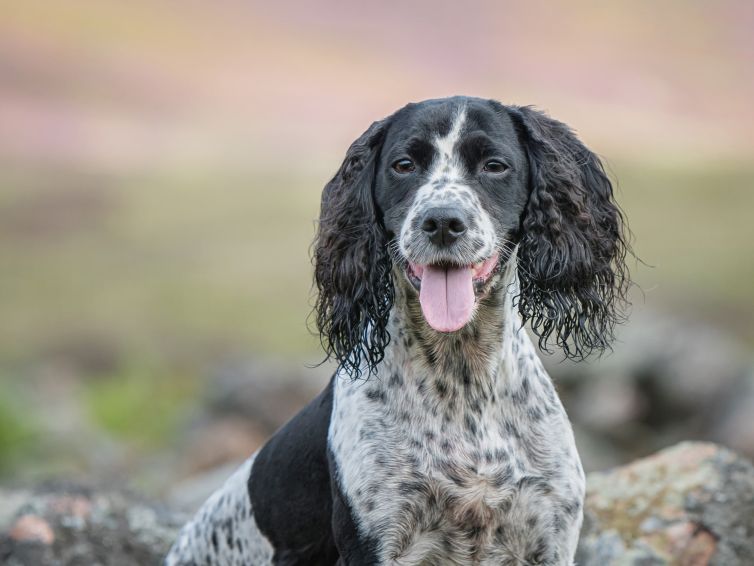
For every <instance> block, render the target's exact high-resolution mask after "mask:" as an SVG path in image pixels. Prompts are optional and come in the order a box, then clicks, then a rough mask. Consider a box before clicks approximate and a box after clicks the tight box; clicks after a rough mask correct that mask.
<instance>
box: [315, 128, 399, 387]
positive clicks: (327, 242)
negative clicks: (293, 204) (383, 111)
mask: <svg viewBox="0 0 754 566" xmlns="http://www.w3.org/2000/svg"><path fill="white" fill-rule="evenodd" d="M389 121H390V118H386V119H385V120H382V121H379V122H375V123H373V124H372V125H371V126H370V127H369V129H368V130H367V131H366V132H364V133H363V134H362V135H361V136H360V137H359V138H358V139H357V140H356V141H354V142H353V143H352V144H351V147H350V148H349V149H348V152H347V153H346V157H345V159H344V160H343V163H342V165H341V166H340V169H338V172H337V173H336V174H335V176H334V177H333V178H332V180H331V181H330V182H329V183H327V185H325V188H324V190H323V192H322V207H321V211H320V218H319V228H318V230H317V237H316V239H315V241H314V280H315V283H316V285H317V289H318V291H319V294H318V297H317V303H316V306H315V312H316V318H317V327H318V329H319V332H320V339H321V341H322V347H323V348H324V350H325V354H326V355H327V357H328V359H329V358H334V359H335V360H337V361H338V363H339V364H340V367H341V368H343V369H344V370H345V371H346V373H348V374H349V375H350V376H351V377H353V378H357V377H359V376H361V373H362V370H363V369H367V371H368V373H370V374H371V373H372V372H373V371H374V370H375V369H376V367H377V365H378V364H379V363H380V362H381V361H382V358H383V355H384V350H385V346H387V344H388V342H389V340H390V335H389V334H388V331H387V323H388V317H389V315H390V309H391V308H392V306H393V294H394V290H393V282H392V278H391V274H390V271H391V267H392V263H391V260H390V256H389V254H388V249H387V237H386V234H385V230H384V228H383V225H382V219H381V218H379V215H378V213H377V208H376V205H375V201H374V182H375V174H376V171H375V170H376V166H377V163H378V161H379V153H380V150H381V148H382V142H383V140H384V138H385V133H386V130H387V127H388V123H389ZM363 366H366V367H365V368H364V367H363Z"/></svg>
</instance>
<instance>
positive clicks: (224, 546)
mask: <svg viewBox="0 0 754 566" xmlns="http://www.w3.org/2000/svg"><path fill="white" fill-rule="evenodd" d="M627 249H628V245H627V238H626V227H625V222H624V218H623V214H622V212H621V210H620V208H619V207H618V205H617V204H616V203H615V200H614V197H613V189H612V185H611V183H610V181H609V179H608V177H607V175H606V174H605V171H604V168H603V166H602V164H601V162H600V160H599V159H598V157H597V156H596V155H595V154H594V153H592V152H591V151H590V150H589V149H587V148H586V147H585V146H584V145H583V144H582V143H581V142H580V141H579V140H578V139H577V137H576V135H575V134H574V133H573V131H572V130H571V129H570V128H569V127H568V126H566V125H565V124H563V123H561V122H558V121H556V120H554V119H552V118H550V117H549V116H547V115H546V114H544V113H543V112H540V111H538V110H536V109H534V108H532V107H520V106H504V105H503V104H501V103H499V102H496V101H493V100H484V99H478V98H469V97H453V98H447V99H438V100H428V101H424V102H420V103H412V104H408V105H407V106H405V107H403V108H401V109H400V110H398V111H397V112H395V113H394V114H392V115H391V116H389V117H387V118H385V119H383V120H380V121H378V122H375V123H374V124H372V125H371V126H370V127H369V129H368V130H367V131H366V132H365V133H364V134H363V135H361V136H360V137H359V138H358V139H357V140H356V141H355V142H353V144H352V145H351V147H350V148H349V150H348V152H347V154H346V157H345V160H344V161H343V163H342V165H341V166H340V169H339V170H338V171H337V173H336V174H335V176H334V177H333V179H332V180H331V181H330V182H329V183H328V184H327V185H326V186H325V188H324V191H323V194H322V206H321V214H320V221H319V226H318V232H317V236H316V240H315V246H314V263H315V281H316V285H317V288H318V291H319V294H318V298H317V303H316V307H315V313H316V320H317V325H318V328H319V331H320V333H321V336H322V342H323V347H324V349H325V352H326V354H327V356H328V357H329V358H332V359H334V360H336V361H337V362H338V370H337V372H336V373H335V375H334V376H333V378H332V380H331V381H330V382H329V384H328V385H327V387H326V388H325V390H324V391H323V392H322V393H321V394H320V395H319V396H318V397H317V398H316V399H314V400H313V401H312V402H311V403H310V404H309V405H308V406H307V407H305V408H304V409H303V410H302V411H301V412H300V413H299V414H298V415H296V416H295V417H294V418H293V419H292V420H291V421H290V422H289V423H288V424H286V425H285V426H284V427H283V428H282V429H281V430H279V431H278V432H277V433H276V434H275V435H274V436H273V437H272V438H271V439H270V440H269V442H267V444H266V445H265V446H263V447H262V448H261V449H260V450H259V451H258V452H257V453H256V454H255V455H253V456H252V457H251V458H250V459H249V460H248V461H247V462H246V463H245V464H243V466H242V467H241V468H240V469H239V470H238V471H237V472H236V473H235V474H234V475H233V476H232V477H231V478H230V479H229V480H228V481H227V483H226V484H225V485H224V487H222V488H221V489H220V490H219V491H218V492H216V493H215V494H214V495H213V496H212V497H211V498H210V499H209V500H208V501H207V502H206V503H205V504H204V506H203V507H202V509H201V510H200V511H199V512H198V514H197V515H196V517H195V518H194V519H193V520H192V521H191V522H190V523H188V524H187V525H186V526H185V527H184V528H183V530H182V531H181V533H180V535H179V537H178V540H177V541H176V542H175V544H174V546H173V548H172V550H171V552H170V554H169V556H168V557H167V560H166V564H168V565H169V566H174V565H188V564H220V565H236V564H238V565H240V564H250V565H265V564H275V565H320V564H321V565H328V564H336V565H339V566H345V565H349V566H351V565H384V564H391V565H401V566H408V565H446V564H447V565H468V564H479V565H487V564H495V565H501V564H502V565H528V566H532V565H571V564H573V557H574V553H575V551H576V545H577V542H578V537H579V530H580V527H581V522H582V513H583V500H584V473H583V470H582V466H581V462H580V459H579V456H578V453H577V451H576V446H575V443H574V438H573V433H572V431H571V426H570V423H569V421H568V418H567V416H566V413H565V411H564V409H563V406H562V405H561V403H560V400H559V398H558V396H557V394H556V391H555V388H554V386H553V384H552V382H551V380H550V378H549V377H548V375H547V373H546V372H545V369H544V368H543V365H542V362H541V361H540V359H539V357H538V355H537V346H538V347H539V348H541V349H543V350H547V351H549V350H548V349H549V348H551V347H552V346H555V347H557V348H559V349H561V350H562V351H563V353H564V355H565V356H566V357H569V358H574V359H581V358H583V357H585V356H587V355H589V354H590V353H592V352H601V351H603V350H605V349H606V348H609V346H610V343H611V340H612V339H613V331H614V327H615V325H616V324H617V323H619V322H620V321H621V320H622V319H623V317H624V315H623V312H624V307H625V305H626V288H627V285H628V281H629V280H628V273H627V270H626V267H625V256H626V252H627ZM524 324H528V325H529V327H530V329H531V331H532V332H533V335H534V336H535V337H536V343H537V344H536V346H535V344H534V342H532V340H531V339H530V338H529V334H528V333H527V331H526V330H524V329H523V325H524Z"/></svg>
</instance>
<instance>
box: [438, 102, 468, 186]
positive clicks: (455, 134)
mask: <svg viewBox="0 0 754 566" xmlns="http://www.w3.org/2000/svg"><path fill="white" fill-rule="evenodd" d="M465 121H466V108H465V107H461V108H459V109H458V110H457V111H456V114H455V116H454V118H453V123H452V125H451V127H450V131H449V132H448V134H447V135H446V136H444V137H440V136H436V137H435V139H434V140H433V142H434V145H435V148H436V149H437V159H436V160H435V162H434V167H433V168H432V172H431V175H430V177H431V179H430V180H435V179H436V178H439V177H442V176H443V175H445V173H444V171H445V169H446V168H449V169H450V173H449V174H448V176H452V177H458V176H460V171H459V170H458V167H459V165H460V163H459V160H458V159H457V158H456V155H455V154H454V153H453V152H454V150H455V146H456V143H458V139H459V138H460V137H461V128H462V127H463V123H464V122H465Z"/></svg>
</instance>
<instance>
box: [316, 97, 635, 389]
mask: <svg viewBox="0 0 754 566" xmlns="http://www.w3.org/2000/svg"><path fill="white" fill-rule="evenodd" d="M514 249H515V250H516V253H515V254H512V251H513V250H514ZM314 251H315V257H314V259H315V281H316V284H317V288H318V290H319V296H318V298H317V306H316V314H317V325H318V328H319V330H320V333H321V336H322V342H323V346H324V347H325V351H326V352H327V354H328V356H331V357H334V358H336V359H337V360H338V361H339V362H340V364H341V365H342V366H343V367H344V368H345V369H346V370H348V371H350V372H351V373H352V375H354V376H358V375H359V374H360V373H361V371H362V367H363V366H362V364H363V363H364V362H365V363H366V368H367V369H368V370H369V371H370V372H371V371H374V370H375V369H376V367H377V365H378V364H379V362H380V361H381V360H382V357H383V353H384V349H385V347H386V345H387V344H388V342H389V341H390V335H389V333H388V329H387V328H388V319H389V316H390V311H391V309H392V308H393V300H394V296H395V286H396V285H402V286H404V287H405V288H406V289H407V292H409V293H413V297H417V296H418V299H419V302H420V304H421V310H422V313H423V315H424V318H425V320H426V322H427V323H428V324H429V326H430V327H431V328H433V329H434V330H435V331H437V332H438V333H441V334H443V333H452V332H456V331H458V330H460V329H462V328H463V327H464V326H466V325H467V324H468V323H469V321H470V320H471V319H472V318H473V317H474V314H475V312H476V310H477V309H478V308H479V307H478V305H479V304H480V302H481V298H482V297H484V296H485V294H486V293H489V292H490V290H491V289H493V288H495V285H496V283H497V281H498V280H499V277H498V274H499V273H500V271H501V268H502V266H503V264H504V263H505V262H506V261H508V260H509V259H510V257H511V256H512V255H513V256H514V257H515V258H516V260H515V261H516V265H515V270H516V273H517V277H518V280H519V288H520V295H519V296H518V298H517V307H518V311H519V313H520V315H521V317H522V319H523V320H524V321H528V322H529V323H530V325H531V328H532V330H533V331H534V332H535V334H537V335H538V336H539V344H540V346H541V347H543V348H546V347H547V344H548V340H550V339H552V340H553V341H554V342H555V343H556V344H557V345H558V346H560V347H561V348H563V350H564V352H565V354H566V355H567V356H569V357H574V358H579V357H583V356H584V355H587V354H588V353H590V352H591V351H593V350H598V351H599V350H603V349H605V348H606V347H608V346H609V343H610V341H611V340H612V336H613V328H614V326H615V324H616V322H617V321H619V320H620V318H621V314H620V311H619V310H618V309H617V308H616V307H618V306H620V305H622V304H623V301H624V298H625V292H626V288H627V284H628V277H627V271H626V267H625V264H624V258H625V254H626V251H627V246H626V242H625V237H624V228H623V217H622V215H621V212H620V209H619V208H618V206H617V205H616V204H615V202H614V199H613V191H612V185H611V183H610V181H609V179H608V178H607V176H606V175H605V172H604V170H603V168H602V165H601V163H600V161H599V159H598V158H597V157H596V156H595V155H594V154H593V153H592V152H591V151H590V150H589V149H587V148H586V147H585V146H584V145H583V144H582V143H581V142H580V141H579V140H578V138H577V137H576V136H575V135H574V133H573V132H572V131H571V130H570V128H568V126H566V125H565V124H563V123H562V122H558V121H557V120H553V119H552V118H550V117H548V116H547V115H545V114H543V113H541V112H538V111H536V110H533V109H531V108H528V107H517V106H503V105H502V104H500V103H498V102H495V101H491V100H482V99H477V98H466V97H454V98H449V99H443V100H430V101H425V102H420V103H417V104H409V105H408V106H406V107H404V108H402V109H400V110H398V111H397V112H396V113H394V114H393V115H391V116H389V117H388V118H385V119H384V120H380V121H378V122H375V123H374V124H372V126H371V127H370V128H369V129H368V130H367V131H366V132H364V134H362V135H361V136H360V137H359V138H358V139H357V140H356V141H354V142H353V144H352V145H351V147H350V148H349V149H348V152H347V153H346V157H345V159H344V161H343V163H342V164H341V166H340V169H339V170H338V172H337V173H336V174H335V176H334V177H333V179H332V180H331V181H330V182H329V183H328V184H327V185H326V186H325V189H324V191H323V193H322V208H321V214H320V222H319V230H318V233H317V239H316V241H315V247H314ZM396 273H397V277H398V279H397V280H396V278H395V275H396Z"/></svg>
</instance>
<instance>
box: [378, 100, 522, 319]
mask: <svg viewBox="0 0 754 566" xmlns="http://www.w3.org/2000/svg"><path fill="white" fill-rule="evenodd" d="M528 179H529V166H528V162H527V157H526V153H525V149H524V147H523V146H522V144H521V141H520V137H519V133H518V131H517V130H516V127H515V125H514V123H513V121H512V119H511V118H510V116H509V115H508V114H507V112H505V111H501V107H500V105H496V104H494V103H492V102H490V101H484V100H476V99H472V100H464V101H461V100H457V99H450V100H438V101H430V102H425V103H421V104H415V105H409V106H407V107H406V108H404V109H402V110H401V111H399V112H398V113H396V114H395V116H394V117H393V119H392V121H391V124H390V126H389V128H388V130H387V132H386V135H385V140H384V142H383V144H382V151H381V152H380V156H379V161H378V163H377V164H376V182H375V186H374V196H375V201H376V204H377V207H378V209H379V211H380V213H381V216H382V218H383V223H384V227H385V230H386V232H387V238H388V241H389V242H390V245H392V247H393V255H394V259H396V260H397V263H398V264H399V265H400V267H401V271H402V272H403V275H404V276H405V278H406V279H407V281H408V282H409V283H410V286H411V288H413V289H414V290H415V292H416V293H418V294H419V298H420V303H421V306H422V312H423V313H424V317H425V319H426V321H427V323H428V324H429V325H430V326H431V327H432V328H434V329H435V330H437V331H439V332H454V331H456V330H460V329H461V328H463V327H464V326H465V325H466V324H467V323H468V322H469V320H470V319H471V318H472V316H473V314H474V311H475V309H476V308H477V305H478V302H479V299H480V298H481V297H483V296H484V295H485V294H486V293H488V292H489V291H490V288H491V287H492V286H493V285H494V284H495V282H496V276H497V274H498V273H499V272H500V268H501V265H502V262H503V260H504V259H507V256H508V254H509V252H510V249H511V244H513V243H514V242H515V241H516V239H517V235H518V233H519V229H520V223H521V216H522V213H523V210H524V207H525V205H526V201H527V197H528V193H529V191H528Z"/></svg>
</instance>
